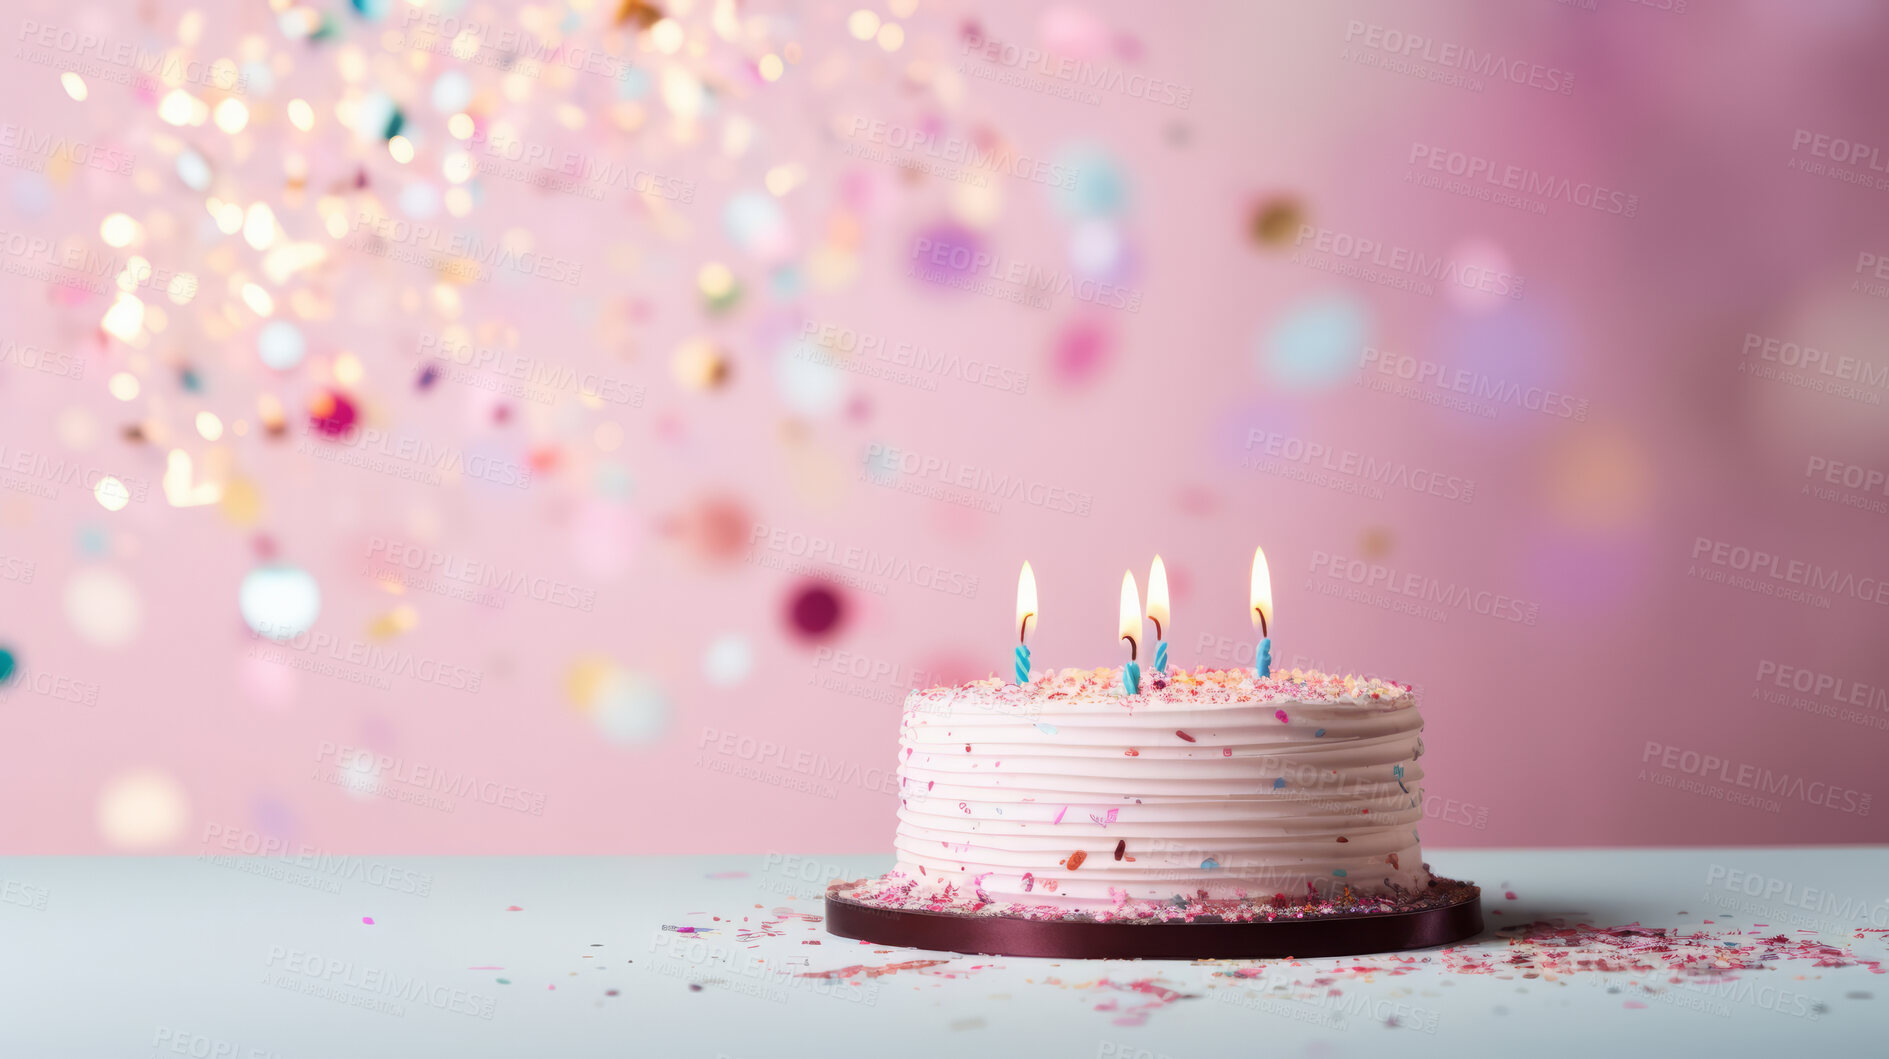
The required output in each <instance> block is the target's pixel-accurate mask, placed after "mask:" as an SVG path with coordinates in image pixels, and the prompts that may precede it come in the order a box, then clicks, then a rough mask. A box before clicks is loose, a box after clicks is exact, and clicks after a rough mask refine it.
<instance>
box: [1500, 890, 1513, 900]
mask: <svg viewBox="0 0 1889 1059" xmlns="http://www.w3.org/2000/svg"><path fill="white" fill-rule="evenodd" d="M1502 896H1503V897H1505V898H1507V899H1509V900H1511V901H1513V900H1515V891H1514V890H1509V891H1507V892H1505V893H1503V895H1502Z"/></svg>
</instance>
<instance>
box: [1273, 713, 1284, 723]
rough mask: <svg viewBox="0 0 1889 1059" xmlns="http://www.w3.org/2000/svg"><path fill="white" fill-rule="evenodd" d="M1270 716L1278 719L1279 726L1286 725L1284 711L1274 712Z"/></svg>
mask: <svg viewBox="0 0 1889 1059" xmlns="http://www.w3.org/2000/svg"><path fill="white" fill-rule="evenodd" d="M1272 715H1273V716H1274V717H1277V718H1279V723H1280V724H1285V723H1286V711H1284V710H1274V711H1273V712H1272Z"/></svg>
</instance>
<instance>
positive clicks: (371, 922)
mask: <svg viewBox="0 0 1889 1059" xmlns="http://www.w3.org/2000/svg"><path fill="white" fill-rule="evenodd" d="M361 922H363V923H366V924H367V925H368V926H370V927H371V926H373V925H374V917H373V916H362V917H361Z"/></svg>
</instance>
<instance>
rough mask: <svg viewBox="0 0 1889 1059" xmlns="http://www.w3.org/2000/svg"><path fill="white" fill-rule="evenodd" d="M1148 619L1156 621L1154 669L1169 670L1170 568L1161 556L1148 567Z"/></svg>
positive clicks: (1161, 671)
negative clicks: (1162, 560) (1167, 631)
mask: <svg viewBox="0 0 1889 1059" xmlns="http://www.w3.org/2000/svg"><path fill="white" fill-rule="evenodd" d="M1148 620H1149V621H1151V622H1154V671H1155V672H1156V673H1159V674H1161V675H1162V676H1167V672H1168V642H1167V633H1166V630H1167V627H1168V568H1167V566H1166V565H1165V564H1163V563H1162V562H1161V557H1160V556H1158V555H1157V556H1155V557H1154V565H1153V566H1151V567H1149V568H1148Z"/></svg>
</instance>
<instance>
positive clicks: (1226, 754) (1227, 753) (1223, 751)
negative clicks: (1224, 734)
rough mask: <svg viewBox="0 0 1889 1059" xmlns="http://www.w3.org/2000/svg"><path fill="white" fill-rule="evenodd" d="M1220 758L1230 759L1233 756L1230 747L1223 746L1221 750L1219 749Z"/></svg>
mask: <svg viewBox="0 0 1889 1059" xmlns="http://www.w3.org/2000/svg"><path fill="white" fill-rule="evenodd" d="M1220 756H1221V757H1232V756H1233V748H1232V747H1230V746H1223V747H1221V748H1220Z"/></svg>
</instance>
